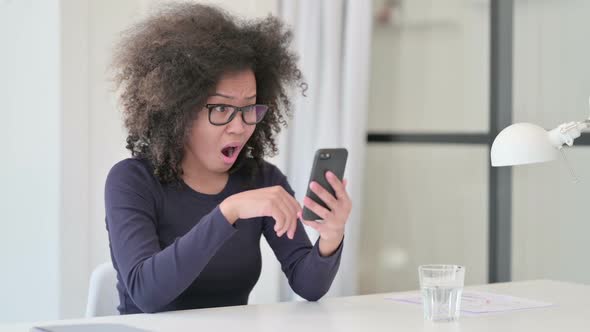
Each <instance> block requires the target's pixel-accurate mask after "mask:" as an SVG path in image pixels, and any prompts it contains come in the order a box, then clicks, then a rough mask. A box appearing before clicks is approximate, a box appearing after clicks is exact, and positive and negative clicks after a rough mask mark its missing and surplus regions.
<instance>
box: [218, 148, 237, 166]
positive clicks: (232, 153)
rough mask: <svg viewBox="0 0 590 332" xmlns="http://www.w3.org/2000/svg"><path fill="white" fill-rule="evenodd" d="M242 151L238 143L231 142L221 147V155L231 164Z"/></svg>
mask: <svg viewBox="0 0 590 332" xmlns="http://www.w3.org/2000/svg"><path fill="white" fill-rule="evenodd" d="M239 153H240V146H239V145H237V144H229V145H227V146H224V147H223V149H221V155H222V159H223V162H224V163H225V164H228V165H231V164H233V163H234V162H235V161H236V159H237V158H238V154H239Z"/></svg>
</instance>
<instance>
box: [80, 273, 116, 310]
mask: <svg viewBox="0 0 590 332" xmlns="http://www.w3.org/2000/svg"><path fill="white" fill-rule="evenodd" d="M118 305H119V293H118V292H117V271H116V270H115V268H114V267H113V264H112V263H111V262H106V263H102V264H100V265H99V266H97V267H96V268H95V269H94V271H92V275H91V276H90V285H89V286H88V303H87V304H86V317H99V316H113V315H118V314H119V311H117V306H118Z"/></svg>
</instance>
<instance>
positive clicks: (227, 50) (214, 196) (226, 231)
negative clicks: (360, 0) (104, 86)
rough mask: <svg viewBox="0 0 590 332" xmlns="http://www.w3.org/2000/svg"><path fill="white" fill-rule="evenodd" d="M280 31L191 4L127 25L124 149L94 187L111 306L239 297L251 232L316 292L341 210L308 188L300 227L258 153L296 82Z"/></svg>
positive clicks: (334, 246)
mask: <svg viewBox="0 0 590 332" xmlns="http://www.w3.org/2000/svg"><path fill="white" fill-rule="evenodd" d="M290 40H291V34H290V32H288V31H286V30H285V28H284V27H283V25H282V24H281V23H280V22H279V21H278V20H277V19H275V18H272V17H268V18H266V19H264V20H260V21H254V22H252V21H248V22H246V21H240V20H237V19H235V18H233V17H231V16H229V15H228V14H227V13H225V12H223V11H221V10H219V9H216V8H214V7H208V6H203V5H198V4H176V5H171V6H169V7H167V8H166V9H164V10H163V11H161V12H159V13H158V14H156V15H154V16H152V17H150V18H148V19H147V20H145V21H144V22H142V23H140V24H138V25H137V26H135V27H133V28H132V29H130V30H129V31H127V33H126V35H125V36H124V38H123V40H122V42H121V44H120V45H119V47H118V49H117V52H116V54H115V58H114V62H113V69H114V70H115V81H116V83H117V84H118V86H119V89H120V101H121V104H122V106H123V112H124V113H123V114H124V120H125V127H126V128H127V131H128V137H127V148H128V149H129V150H130V151H131V154H132V158H130V159H126V160H123V161H121V162H119V163H117V164H116V165H115V166H114V167H113V168H112V169H111V171H110V173H109V175H108V177H107V181H106V188H105V205H106V224H107V230H108V232H109V241H110V249H111V258H112V260H113V265H114V266H115V269H116V270H117V276H118V285H117V288H118V291H119V297H120V305H119V307H118V309H119V311H120V312H121V313H122V314H130V313H139V312H159V311H168V310H180V309H194V308H205V307H215V306H228V305H241V304H247V302H248V296H249V293H250V291H251V290H252V288H253V287H254V285H255V284H256V281H257V280H258V277H259V275H260V269H261V256H260V247H259V241H260V237H261V235H264V237H265V238H266V240H267V241H268V243H269V244H270V246H271V247H272V249H273V251H274V253H275V254H276V257H277V259H278V260H279V262H280V263H281V266H282V269H283V271H284V273H285V274H286V276H287V278H288V280H289V284H290V285H291V287H292V288H293V290H294V291H295V292H296V293H297V294H299V295H300V296H302V297H304V298H305V299H307V300H310V301H315V300H317V299H319V298H320V297H322V296H323V295H324V294H325V293H326V292H327V291H328V289H329V287H330V284H331V283H332V280H333V279H334V276H335V275H336V272H337V270H338V265H339V261H340V256H341V253H342V241H343V236H344V225H345V223H346V220H347V218H348V215H349V213H350V209H351V202H350V199H349V197H348V194H347V193H346V190H345V184H346V182H345V181H343V182H340V181H339V180H338V179H337V178H336V177H335V176H334V175H333V174H331V173H328V174H326V177H327V179H328V181H329V182H330V183H331V185H332V187H333V188H334V189H335V191H336V197H334V196H332V195H331V194H329V193H328V192H327V191H326V190H325V189H324V188H322V187H320V186H319V185H318V184H317V183H312V185H311V189H312V190H313V191H314V192H315V193H316V194H317V195H318V197H320V198H322V200H323V201H324V202H326V203H327V204H328V206H329V208H330V209H325V208H323V207H321V206H320V205H318V204H316V203H315V202H314V201H312V200H311V199H309V198H308V197H306V198H305V200H304V204H305V205H306V206H307V207H308V208H309V209H311V210H312V211H314V212H315V213H316V214H317V215H319V216H321V217H323V219H324V221H325V222H324V223H322V224H319V223H316V222H313V221H303V223H305V224H307V225H309V226H310V227H312V228H314V229H316V230H317V231H318V232H319V234H320V238H319V239H318V241H317V242H316V243H315V245H313V246H312V245H311V243H310V241H309V238H308V237H307V235H306V233H305V231H304V229H303V226H302V224H301V222H300V221H298V219H301V206H300V205H299V204H298V203H297V201H296V200H295V199H294V197H293V191H292V190H291V188H290V187H289V184H288V183H287V179H286V178H285V176H284V175H283V174H282V173H281V172H280V171H279V170H278V169H277V168H276V167H275V166H273V165H271V164H270V163H267V162H265V161H264V160H263V157H265V156H267V155H271V154H274V153H276V150H277V149H276V144H275V140H274V138H275V137H276V134H277V133H278V132H279V130H280V127H281V125H283V124H285V115H287V114H288V111H289V106H290V104H289V100H288V98H287V95H286V92H287V90H288V88H289V87H290V86H292V85H294V84H298V85H300V86H303V84H304V83H303V82H301V74H300V72H299V70H298V69H297V67H296V56H295V55H294V54H292V53H291V52H290V51H289V49H288V48H289V43H290Z"/></svg>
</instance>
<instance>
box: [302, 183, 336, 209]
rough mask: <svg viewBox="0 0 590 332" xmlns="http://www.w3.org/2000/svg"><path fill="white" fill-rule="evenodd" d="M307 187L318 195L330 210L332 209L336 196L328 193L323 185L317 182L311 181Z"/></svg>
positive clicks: (334, 206)
mask: <svg viewBox="0 0 590 332" xmlns="http://www.w3.org/2000/svg"><path fill="white" fill-rule="evenodd" d="M309 189H311V191H313V192H314V193H315V194H316V195H318V197H319V198H320V199H321V200H322V201H323V202H324V203H326V205H327V206H328V207H329V208H330V210H334V209H335V208H336V205H337V204H338V201H336V197H334V196H333V195H332V194H330V193H329V192H328V191H327V190H326V189H325V188H324V187H322V186H321V185H320V184H319V183H317V182H315V181H313V182H312V183H310V184H309Z"/></svg>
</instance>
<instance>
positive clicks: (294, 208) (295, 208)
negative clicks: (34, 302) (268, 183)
mask: <svg viewBox="0 0 590 332" xmlns="http://www.w3.org/2000/svg"><path fill="white" fill-rule="evenodd" d="M281 189H282V190H281V191H280V193H279V195H278V196H279V198H280V200H281V201H282V202H283V204H284V205H285V207H286V208H287V210H286V211H285V212H286V213H287V214H288V216H289V218H293V219H295V218H297V213H298V212H299V211H300V210H301V206H299V203H298V202H297V200H295V198H294V197H293V196H291V194H289V193H288V192H287V191H286V190H285V189H284V188H283V187H281Z"/></svg>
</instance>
